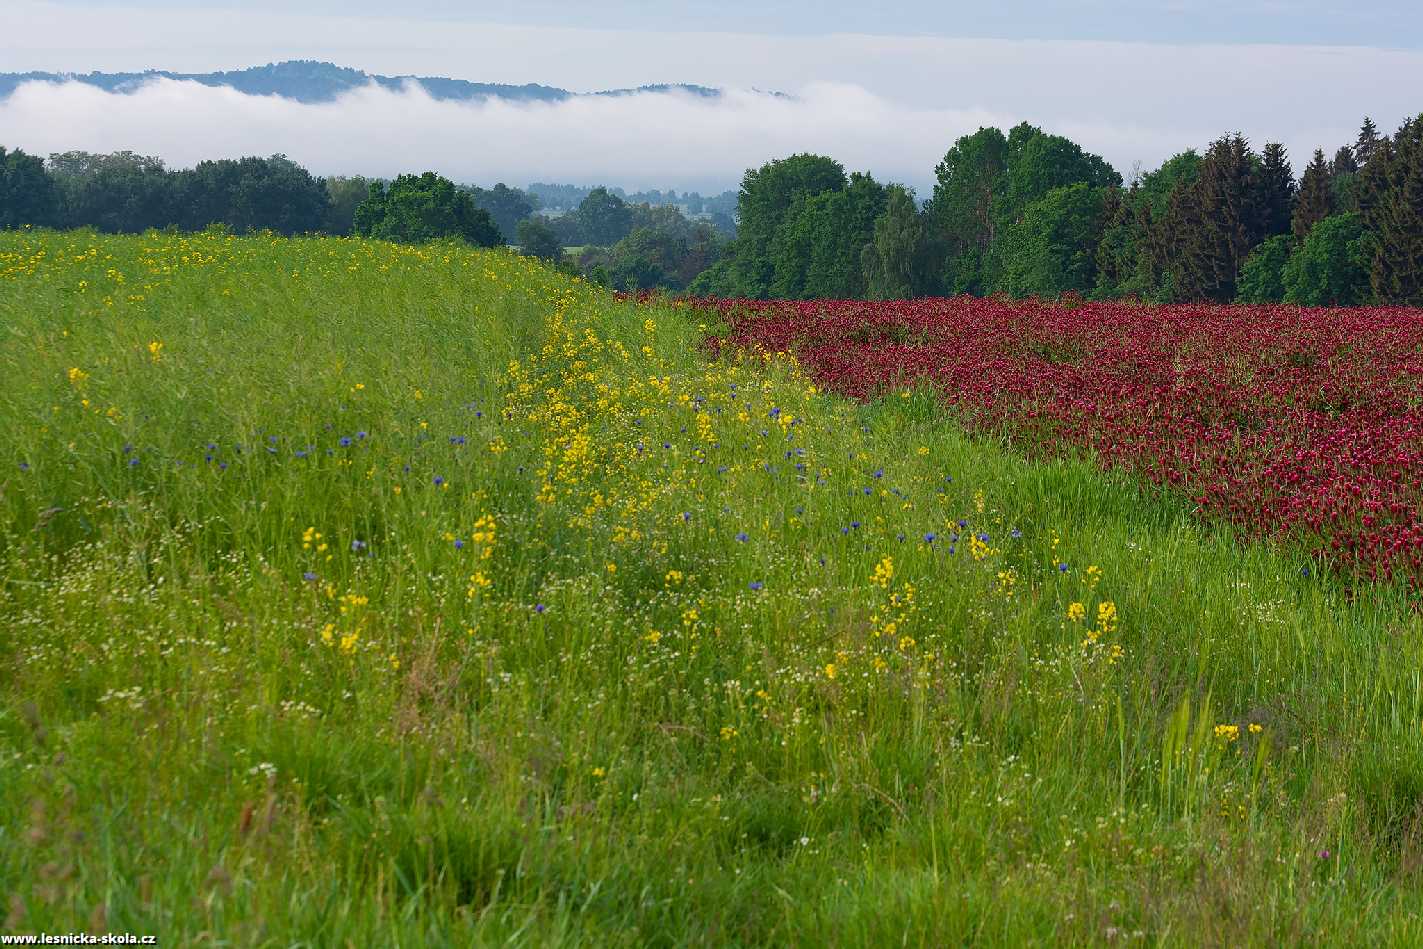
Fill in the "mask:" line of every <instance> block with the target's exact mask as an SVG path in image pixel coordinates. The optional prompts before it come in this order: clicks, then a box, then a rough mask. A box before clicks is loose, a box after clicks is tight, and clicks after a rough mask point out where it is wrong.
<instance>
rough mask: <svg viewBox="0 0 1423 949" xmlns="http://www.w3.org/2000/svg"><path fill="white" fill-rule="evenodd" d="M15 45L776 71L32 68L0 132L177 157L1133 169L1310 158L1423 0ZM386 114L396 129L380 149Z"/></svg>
mask: <svg viewBox="0 0 1423 949" xmlns="http://www.w3.org/2000/svg"><path fill="white" fill-rule="evenodd" d="M2 2H3V7H4V11H5V12H4V25H5V29H4V30H3V31H0V71H18V70H29V69H42V70H57V71H65V70H70V71H88V70H91V69H103V70H121V69H122V70H138V69H144V68H164V69H174V70H183V71H207V70H211V69H224V68H239V67H243V66H249V65H255V64H261V63H266V62H270V61H275V60H281V59H293V58H310V59H324V60H330V61H333V62H337V63H340V64H342V65H349V66H354V67H357V68H361V69H366V70H369V71H372V72H383V73H393V74H407V73H410V74H419V75H448V76H455V77H458V78H463V79H471V80H478V81H487V82H514V83H522V82H540V83H545V84H549V85H558V86H563V87H565V88H570V89H574V90H592V89H603V88H610V87H620V86H635V85H641V84H645V83H655V82H694V83H702V84H706V85H713V86H720V87H726V88H731V89H752V88H759V89H775V90H780V91H784V92H788V93H791V94H793V95H795V96H796V97H797V98H796V100H795V101H794V102H789V103H787V102H768V101H766V100H764V99H763V98H758V97H756V96H752V95H745V96H743V95H735V96H731V97H729V98H728V99H727V100H725V101H724V102H721V103H716V104H709V103H705V102H696V101H691V100H687V99H684V98H680V97H675V96H674V97H656V96H651V97H640V98H637V99H632V100H625V101H620V102H616V103H607V102H604V103H584V102H579V103H573V104H569V105H566V106H558V107H547V106H541V107H519V108H514V107H508V106H497V107H494V106H489V107H485V106H469V105H455V104H439V103H430V102H428V101H424V100H422V99H421V97H419V96H414V95H409V94H407V95H404V96H401V95H398V94H389V93H387V94H384V95H377V94H374V93H362V94H361V95H358V96H354V97H352V98H351V99H349V100H346V101H343V102H340V103H337V104H336V105H334V106H297V105H293V104H291V103H283V102H272V101H265V100H257V101H242V100H244V99H246V98H247V97H235V98H234V97H232V96H228V95H225V94H224V93H223V91H221V90H204V89H195V88H193V87H191V86H178V87H176V88H166V87H165V88H155V89H152V90H148V91H146V92H144V93H141V94H139V95H138V96H134V97H128V98H124V97H115V96H109V95H106V94H102V93H98V92H95V91H93V90H76V89H70V88H64V89H58V88H49V89H35V88H33V87H30V88H27V89H24V90H22V91H21V93H17V94H16V95H15V96H14V97H12V98H11V100H9V101H7V102H4V103H0V141H4V142H5V143H7V144H13V145H18V146H20V147H22V148H26V149H27V150H34V151H38V152H46V151H52V150H59V149H61V148H66V147H83V148H91V149H105V150H107V149H110V148H133V149H135V150H138V151H144V152H149V153H155V154H161V155H163V156H164V157H165V158H168V159H169V160H170V162H173V163H175V164H187V163H191V162H192V161H194V160H196V159H197V158H200V157H206V156H217V155H225V154H232V153H234V150H235V151H238V152H257V153H272V152H277V151H281V152H285V153H286V154H289V155H291V156H292V157H293V158H295V159H297V160H299V161H302V162H303V163H305V164H308V165H309V166H310V167H312V169H313V170H314V171H317V172H319V173H338V172H347V173H351V172H365V173H374V174H390V173H394V172H397V171H403V170H412V169H413V166H417V165H418V166H419V167H420V168H422V169H423V168H425V167H432V168H436V169H437V170H442V171H445V172H446V173H449V174H453V175H457V176H459V177H461V178H464V179H466V180H484V179H489V180H493V179H495V178H498V179H502V180H507V181H510V182H512V183H520V184H522V183H527V182H528V181H531V180H563V181H579V182H583V183H592V182H594V181H602V180H606V181H608V182H609V183H615V184H623V185H625V186H647V187H666V186H669V185H670V186H675V187H679V188H686V187H700V188H703V189H708V188H712V189H718V188H719V187H730V186H734V184H735V183H736V182H737V180H738V179H739V178H740V175H741V172H742V170H743V169H744V168H745V167H746V166H748V165H751V164H759V163H760V162H761V161H765V160H767V159H770V158H774V157H778V156H780V155H783V154H786V153H788V152H790V151H795V150H804V149H815V150H820V151H824V152H827V153H829V154H832V155H834V156H835V157H837V158H839V159H841V160H842V161H844V162H845V163H846V164H847V165H849V166H851V167H852V168H869V169H871V170H873V171H874V172H875V173H876V175H877V176H879V177H884V178H890V179H895V180H901V181H906V182H908V183H910V184H913V185H916V186H918V187H919V188H920V190H921V191H923V190H924V189H925V188H926V187H927V185H928V183H929V182H930V181H932V175H933V164H934V162H935V161H936V160H937V158H938V157H941V156H942V154H943V152H944V150H945V149H946V148H947V147H948V146H949V145H950V144H952V141H953V139H954V138H955V137H956V136H958V135H960V134H963V133H964V132H967V131H972V130H973V129H974V128H977V127H978V125H980V124H986V123H994V124H1002V125H1011V124H1013V123H1016V122H1018V121H1021V120H1027V121H1031V122H1033V123H1034V124H1038V125H1041V126H1044V127H1046V128H1048V129H1050V130H1053V131H1059V132H1062V133H1063V134H1067V135H1070V136H1072V137H1074V138H1075V139H1077V140H1078V141H1080V142H1082V144H1083V145H1084V146H1086V147H1088V148H1089V149H1091V150H1093V151H1097V152H1099V153H1101V154H1103V155H1105V156H1106V157H1107V158H1108V159H1109V160H1110V161H1112V163H1113V164H1115V165H1116V166H1117V168H1118V169H1119V170H1121V171H1122V172H1123V174H1125V175H1129V174H1130V173H1131V170H1132V168H1133V167H1134V166H1136V165H1141V166H1142V167H1147V168H1149V167H1153V166H1155V165H1156V164H1159V163H1160V161H1162V160H1163V159H1164V158H1166V157H1168V156H1169V155H1171V154H1173V153H1175V152H1176V151H1179V150H1181V149H1183V148H1186V147H1191V146H1196V147H1199V146H1202V145H1204V144H1205V143H1206V142H1208V141H1209V140H1210V139H1211V138H1213V137H1215V136H1217V135H1219V134H1220V133H1222V132H1225V131H1235V130H1239V131H1242V132H1244V133H1245V134H1246V135H1247V136H1248V137H1250V138H1251V139H1252V141H1254V142H1255V143H1256V144H1263V143H1264V142H1265V141H1267V140H1280V141H1283V142H1284V143H1285V144H1286V145H1287V146H1288V147H1289V148H1290V151H1291V154H1292V156H1293V157H1294V159H1295V160H1296V163H1297V164H1302V163H1303V162H1304V161H1306V160H1307V159H1308V153H1309V151H1310V150H1312V149H1313V148H1314V147H1316V146H1324V147H1326V148H1327V149H1328V150H1329V151H1331V152H1332V150H1333V149H1334V148H1335V147H1337V146H1338V145H1339V144H1342V143H1343V142H1345V141H1348V140H1351V139H1352V138H1353V135H1354V132H1355V130H1356V129H1357V127H1358V124H1359V121H1360V120H1361V118H1362V116H1363V115H1364V114H1365V113H1368V114H1370V115H1372V116H1373V117H1374V119H1375V120H1376V121H1377V122H1378V124H1379V125H1380V126H1381V127H1384V128H1388V129H1392V128H1393V127H1395V126H1396V125H1397V124H1398V123H1399V122H1400V121H1401V120H1402V119H1403V118H1404V117H1406V116H1407V115H1408V114H1410V113H1411V112H1416V111H1417V110H1419V109H1423V99H1420V97H1419V90H1423V12H1419V11H1418V5H1417V4H1416V3H1415V2H1407V3H1405V2H1404V0H1357V2H1354V3H1352V4H1345V3H1342V2H1340V3H1336V2H1333V0H1231V2H1226V0H1169V2H1168V0H1131V2H1128V0H1076V2H1061V3H1048V2H1028V0H999V2H997V3H993V2H973V3H965V2H943V0H940V2H932V0H916V2H899V3H880V4H865V3H863V2H860V3H844V2H835V0H819V2H811V0H789V2H774V0H760V2H752V0H718V2H715V3H711V2H696V3H686V4H668V3H651V2H647V3H644V2H631V0H621V2H619V0H604V2H601V3H596V4H589V3H586V2H585V3H577V4H567V5H565V4H561V3H551V2H547V0H522V2H517V3H515V2H494V3H468V2H457V0H409V2H405V3H401V4H398V5H397V4H391V3H379V4H378V3H375V2H371V0H316V2H311V3H301V4H298V3H290V2H285V3H284V2H278V0H245V2H243V3H241V4H240V10H239V9H238V6H239V5H238V4H236V3H233V2H229V3H227V4H223V3H220V2H204V0H181V2H179V0H145V2H143V3H141V4H135V3H128V2H120V0H86V2H71V0H57V2H44V3H41V2H32V0H2ZM393 141H399V142H401V143H402V145H401V147H400V148H399V149H398V150H393V149H391V147H390V145H391V142H393Z"/></svg>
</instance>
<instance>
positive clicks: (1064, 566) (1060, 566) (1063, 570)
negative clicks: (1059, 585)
mask: <svg viewBox="0 0 1423 949" xmlns="http://www.w3.org/2000/svg"><path fill="white" fill-rule="evenodd" d="M1057 572H1058V573H1066V572H1067V564H1065V563H1060V564H1058V565H1057Z"/></svg>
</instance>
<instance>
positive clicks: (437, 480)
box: [435, 475, 445, 488]
mask: <svg viewBox="0 0 1423 949" xmlns="http://www.w3.org/2000/svg"><path fill="white" fill-rule="evenodd" d="M444 483H445V479H444V478H442V477H440V476H439V475H435V487H437V488H438V487H439V486H440V485H442V484H444Z"/></svg>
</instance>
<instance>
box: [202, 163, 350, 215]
mask: <svg viewBox="0 0 1423 949" xmlns="http://www.w3.org/2000/svg"><path fill="white" fill-rule="evenodd" d="M174 191H175V194H174V205H175V207H176V208H177V214H176V215H175V218H176V221H175V223H177V224H178V225H179V226H181V227H182V228H183V229H185V230H192V231H198V230H202V229H203V228H205V227H207V226H208V225H209V224H223V225H225V226H227V227H228V228H230V229H232V230H233V231H235V232H237V233H239V234H241V233H247V232H250V231H259V230H264V229H270V230H273V231H277V232H279V233H282V234H300V233H305V232H310V231H319V230H321V229H322V227H323V226H324V225H325V223H326V218H327V214H328V209H329V207H330V202H331V199H330V196H329V195H328V194H327V193H326V186H325V184H324V183H323V182H322V181H321V180H320V179H318V178H313V177H312V176H311V173H310V172H308V171H307V170H306V169H305V168H302V167H301V166H300V165H298V164H296V163H295V162H293V161H290V160H289V159H287V158H286V157H285V156H283V155H273V156H272V157H271V158H240V159H235V160H234V159H223V160H221V161H204V162H199V163H198V165H197V166H196V167H194V168H192V169H190V170H187V171H181V172H179V173H178V175H177V179H176V181H175V189H174Z"/></svg>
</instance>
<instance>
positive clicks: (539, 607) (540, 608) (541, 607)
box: [534, 603, 544, 613]
mask: <svg viewBox="0 0 1423 949" xmlns="http://www.w3.org/2000/svg"><path fill="white" fill-rule="evenodd" d="M543 611H544V605H543V604H542V603H536V604H534V612H535V613H542V612H543Z"/></svg>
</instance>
